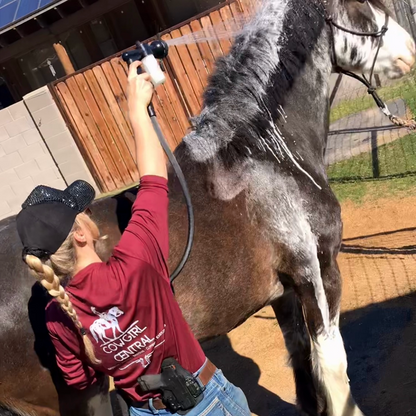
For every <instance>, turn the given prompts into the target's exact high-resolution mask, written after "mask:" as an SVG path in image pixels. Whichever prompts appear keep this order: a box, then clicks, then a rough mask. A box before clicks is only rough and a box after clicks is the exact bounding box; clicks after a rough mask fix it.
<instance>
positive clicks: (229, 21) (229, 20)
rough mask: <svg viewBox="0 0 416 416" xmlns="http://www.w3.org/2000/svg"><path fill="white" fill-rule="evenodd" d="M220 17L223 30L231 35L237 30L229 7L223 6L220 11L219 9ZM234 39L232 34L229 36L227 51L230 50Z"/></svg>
mask: <svg viewBox="0 0 416 416" xmlns="http://www.w3.org/2000/svg"><path fill="white" fill-rule="evenodd" d="M220 15H221V19H222V21H223V24H224V27H225V29H226V30H227V31H228V32H229V33H233V31H234V30H235V29H237V28H238V24H237V22H236V20H235V19H234V16H233V12H232V11H231V7H230V6H225V7H223V8H222V9H220ZM234 38H235V35H234V34H233V35H230V38H229V42H230V46H229V49H230V48H231V45H232V41H233V40H234ZM227 53H228V51H227Z"/></svg>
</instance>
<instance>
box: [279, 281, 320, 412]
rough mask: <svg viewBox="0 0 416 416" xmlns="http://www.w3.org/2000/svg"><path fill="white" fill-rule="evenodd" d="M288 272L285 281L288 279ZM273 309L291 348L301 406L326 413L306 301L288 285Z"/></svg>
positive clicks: (297, 393)
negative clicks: (318, 386) (314, 367)
mask: <svg viewBox="0 0 416 416" xmlns="http://www.w3.org/2000/svg"><path fill="white" fill-rule="evenodd" d="M283 280H284V276H281V281H282V283H284V281H283ZM272 307H273V310H274V312H275V315H276V318H277V320H278V322H279V326H280V328H281V330H282V333H283V336H284V339H285V343H286V348H287V350H288V352H289V359H290V363H291V365H292V368H293V373H294V376H295V383H296V397H297V403H298V406H299V408H300V409H301V410H302V411H303V412H305V413H306V414H307V415H311V416H316V415H319V414H321V413H322V411H323V409H324V407H325V399H324V397H323V396H322V394H321V395H320V396H318V393H317V390H316V386H315V383H314V377H313V373H312V363H311V341H310V338H309V333H308V330H307V328H306V324H305V319H304V317H303V312H302V305H301V303H300V301H299V299H298V297H297V296H296V294H295V292H294V290H293V289H292V288H290V287H288V288H286V289H285V293H284V295H283V296H282V297H280V298H278V299H277V300H275V301H274V302H273V303H272Z"/></svg>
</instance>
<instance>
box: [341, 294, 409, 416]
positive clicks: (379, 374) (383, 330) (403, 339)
mask: <svg viewBox="0 0 416 416" xmlns="http://www.w3.org/2000/svg"><path fill="white" fill-rule="evenodd" d="M415 309H416V294H411V295H407V296H403V297H400V298H396V299H393V300H391V301H386V302H382V303H378V304H375V305H370V306H367V307H365V308H362V309H358V310H355V311H351V312H347V313H344V314H343V315H342V317H341V330H342V335H343V337H344V343H345V347H346V350H347V355H348V361H349V371H348V373H349V376H350V379H351V388H352V391H353V395H354V397H355V398H356V400H357V402H358V403H359V404H360V406H361V408H362V410H363V411H364V413H365V414H366V415H370V416H371V415H389V416H406V415H416V395H415V388H416V315H415Z"/></svg>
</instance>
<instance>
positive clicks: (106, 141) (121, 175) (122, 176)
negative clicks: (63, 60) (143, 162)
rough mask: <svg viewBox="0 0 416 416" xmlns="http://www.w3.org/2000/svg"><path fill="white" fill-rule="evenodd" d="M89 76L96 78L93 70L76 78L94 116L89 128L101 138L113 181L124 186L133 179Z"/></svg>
mask: <svg viewBox="0 0 416 416" xmlns="http://www.w3.org/2000/svg"><path fill="white" fill-rule="evenodd" d="M87 74H91V76H92V77H93V76H94V75H93V74H92V73H91V70H89V71H86V72H84V73H83V74H78V75H75V77H74V78H75V80H76V82H77V84H78V87H79V89H80V91H81V94H82V96H83V98H84V100H85V103H86V104H87V106H88V108H89V111H90V114H91V115H92V120H91V122H90V127H89V128H90V131H91V129H92V130H93V131H94V133H95V134H96V135H97V137H100V141H101V144H102V146H103V148H104V152H105V153H104V154H105V160H106V164H107V168H108V169H109V170H110V171H111V172H114V174H113V179H114V182H115V184H116V185H117V186H124V184H125V183H130V182H131V177H130V174H129V172H128V169H127V167H126V165H125V163H124V156H123V155H122V154H121V153H120V151H119V148H118V146H117V144H116V142H115V141H114V139H113V137H112V135H111V133H110V130H109V129H108V126H107V123H106V122H105V120H104V117H103V114H102V112H101V110H100V107H103V106H105V105H106V103H105V99H104V100H103V101H98V99H99V98H101V97H99V96H94V94H93V92H92V91H91V89H90V88H89V86H88V83H87V80H86V76H87ZM103 98H104V97H103ZM105 148H106V150H105ZM117 172H118V174H117Z"/></svg>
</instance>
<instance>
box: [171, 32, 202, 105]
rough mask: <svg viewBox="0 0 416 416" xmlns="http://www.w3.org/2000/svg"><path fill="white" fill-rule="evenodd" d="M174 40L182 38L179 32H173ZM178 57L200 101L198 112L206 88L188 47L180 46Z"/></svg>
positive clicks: (178, 47)
mask: <svg viewBox="0 0 416 416" xmlns="http://www.w3.org/2000/svg"><path fill="white" fill-rule="evenodd" d="M171 36H172V39H176V38H180V37H181V36H182V34H181V32H180V31H179V30H173V31H172V32H171ZM176 48H177V51H178V55H179V57H180V59H181V61H182V64H183V67H184V69H185V72H186V75H187V76H188V79H189V81H190V84H191V86H192V88H193V90H194V93H195V97H196V99H197V101H198V111H199V110H200V107H201V96H202V94H203V92H204V86H203V85H202V83H201V80H200V79H199V76H198V72H197V70H196V69H195V65H194V63H193V61H192V58H191V55H190V54H189V50H188V47H187V46H186V45H178V46H177V47H176Z"/></svg>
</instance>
